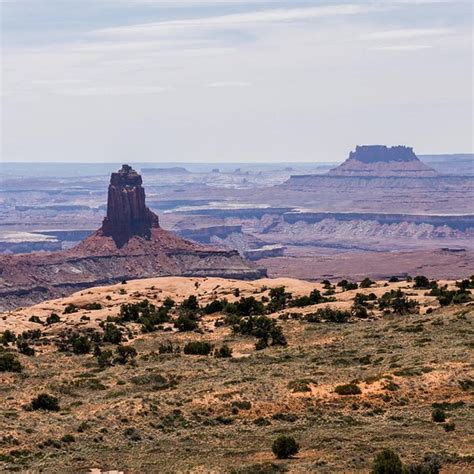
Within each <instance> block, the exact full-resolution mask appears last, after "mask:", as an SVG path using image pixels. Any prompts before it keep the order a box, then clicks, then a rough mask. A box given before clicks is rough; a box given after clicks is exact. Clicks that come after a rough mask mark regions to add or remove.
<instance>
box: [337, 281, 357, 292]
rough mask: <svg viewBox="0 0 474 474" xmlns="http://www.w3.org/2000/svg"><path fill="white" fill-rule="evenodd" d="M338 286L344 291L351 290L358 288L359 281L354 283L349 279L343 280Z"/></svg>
mask: <svg viewBox="0 0 474 474" xmlns="http://www.w3.org/2000/svg"><path fill="white" fill-rule="evenodd" d="M337 286H339V287H340V288H342V291H349V290H357V288H358V285H357V283H353V282H350V281H347V280H341V281H340V282H339V283H338V284H337Z"/></svg>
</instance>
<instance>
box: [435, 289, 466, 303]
mask: <svg viewBox="0 0 474 474" xmlns="http://www.w3.org/2000/svg"><path fill="white" fill-rule="evenodd" d="M428 295H429V296H436V297H437V298H438V301H439V304H440V305H441V306H449V305H451V304H462V303H467V302H468V301H471V299H472V296H471V292H470V291H469V290H466V289H459V290H448V289H447V288H446V287H444V288H433V289H432V290H431V291H430V292H429V293H428Z"/></svg>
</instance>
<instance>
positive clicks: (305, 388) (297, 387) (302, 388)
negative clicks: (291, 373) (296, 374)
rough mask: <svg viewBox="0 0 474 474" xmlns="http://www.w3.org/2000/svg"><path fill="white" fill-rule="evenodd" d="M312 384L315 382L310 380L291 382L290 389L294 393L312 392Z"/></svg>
mask: <svg viewBox="0 0 474 474" xmlns="http://www.w3.org/2000/svg"><path fill="white" fill-rule="evenodd" d="M311 383H314V382H313V381H312V380H309V379H298V380H291V381H290V382H288V388H289V389H290V390H291V391H292V392H293V393H301V392H311V387H310V386H309V385H310V384H311Z"/></svg>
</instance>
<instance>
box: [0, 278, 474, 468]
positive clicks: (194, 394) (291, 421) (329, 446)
mask: <svg viewBox="0 0 474 474" xmlns="http://www.w3.org/2000/svg"><path fill="white" fill-rule="evenodd" d="M365 283H366V284H365V285H362V286H367V287H366V288H358V289H349V288H350V285H349V286H347V285H348V284H346V286H337V285H335V286H332V285H330V284H328V283H326V284H325V285H323V284H321V283H318V284H315V283H310V282H305V281H300V280H294V279H288V278H285V279H276V280H271V279H262V280H257V281H253V282H243V281H236V280H225V279H220V278H179V277H165V278H154V279H148V280H135V281H129V282H126V283H124V284H118V285H114V286H107V287H97V288H92V289H89V290H83V291H81V292H78V293H75V294H73V295H71V296H69V297H67V298H63V299H58V300H52V301H47V302H43V303H41V304H39V305H36V306H33V307H30V308H25V309H21V310H17V311H13V312H6V313H3V314H1V315H0V334H3V336H2V340H3V344H4V349H3V350H2V351H1V352H0V368H1V367H3V369H5V367H7V368H8V367H9V369H10V370H15V368H16V369H18V370H19V367H17V366H15V364H14V363H12V359H13V360H19V361H20V363H21V366H22V369H21V371H20V372H10V371H4V372H1V371H0V380H1V387H2V388H1V390H2V400H3V401H2V405H1V409H0V422H1V424H2V436H1V437H0V470H23V471H24V470H26V469H30V470H34V471H38V470H44V471H46V472H61V473H64V472H86V471H87V470H89V469H91V468H97V469H102V470H110V469H118V470H123V471H126V472H160V473H168V472H236V473H256V472H268V473H270V472H286V471H289V472H309V471H312V472H323V473H333V472H367V471H368V470H369V469H370V466H371V463H372V459H373V458H374V456H375V455H376V454H377V453H378V452H379V451H381V450H382V449H383V448H390V449H392V450H394V451H395V452H396V453H398V454H399V455H400V457H401V459H402V461H403V462H404V463H405V464H406V465H410V464H413V463H416V464H420V463H423V462H424V461H423V459H424V456H425V455H426V454H428V453H435V454H431V455H430V456H428V457H429V458H430V459H431V461H430V462H431V463H437V462H438V461H439V462H441V463H442V464H443V469H442V471H441V472H445V473H448V472H472V469H474V461H473V457H472V444H471V443H472V439H473V436H474V418H473V414H472V410H471V408H472V390H473V387H474V374H473V370H472V357H470V354H469V350H471V349H472V316H473V314H474V306H473V305H472V303H469V302H467V303H462V304H456V305H453V304H450V305H448V306H443V307H440V305H439V300H438V297H436V296H426V294H427V293H429V292H430V291H432V292H433V294H437V295H439V297H440V299H441V300H443V298H445V300H444V302H445V303H449V300H450V298H451V299H452V297H453V296H454V295H455V294H456V295H457V296H456V301H459V302H460V301H466V300H468V299H469V298H470V290H469V289H465V290H463V291H460V290H459V288H458V287H457V286H455V285H454V282H438V283H437V285H435V284H434V283H433V282H426V281H424V280H417V283H419V284H420V283H421V286H429V287H430V288H431V289H433V288H434V290H430V289H429V288H419V289H418V288H414V287H413V286H414V283H413V282H406V281H401V282H392V283H387V282H377V283H373V284H372V283H371V282H365ZM444 285H447V287H444ZM282 286H284V287H285V289H284V290H281V289H280V290H278V289H277V288H281V287H282ZM472 286H474V281H472V280H471V281H465V282H464V283H463V284H462V287H463V288H468V287H472ZM272 289H273V290H272ZM398 289H400V290H401V291H402V292H403V293H399V294H397V293H395V292H396V291H397V290H398ZM313 290H318V291H319V293H318V292H315V291H313ZM392 290H393V292H392V293H391V294H390V293H387V292H390V291H392ZM450 291H452V293H450ZM455 292H457V293H455ZM289 293H291V294H292V295H291V297H290V295H289ZM357 293H359V294H364V295H370V294H371V293H373V294H374V295H375V296H368V297H361V296H358V297H357V301H358V305H357V306H355V307H354V306H353V302H354V297H355V296H356V294H357ZM384 294H385V296H383V295H384ZM192 295H195V296H196V297H197V301H194V299H193V298H189V297H190V296H192ZM387 295H388V296H387ZM300 296H304V297H305V298H299V297H300ZM251 297H254V298H255V299H249V298H251ZM170 298H171V299H172V300H173V301H174V302H175V306H174V307H172V308H171V302H170ZM223 298H225V299H227V300H228V304H227V305H226V306H225V308H223V306H222V305H221V304H220V303H216V301H217V302H221V303H222V299H223ZM145 299H147V300H148V302H147V303H144V302H143V301H144V300H145ZM324 299H326V301H324ZM328 299H333V300H334V301H327V300H328ZM212 301H214V303H213V306H209V303H211V302H212ZM131 303H133V304H135V306H134V305H132V306H121V305H124V304H127V305H130V304H131ZM196 303H197V304H198V305H199V307H200V309H197V308H196ZM232 303H234V304H232ZM415 303H416V305H415ZM150 304H152V305H154V306H150ZM262 304H264V305H265V307H263V306H262ZM324 307H330V308H332V309H333V310H340V311H339V312H337V311H332V312H331V311H326V312H321V311H319V312H318V309H321V308H324ZM361 307H364V308H365V311H364V310H363V309H362V308H361ZM167 308H171V309H167ZM351 308H352V314H348V313H346V312H345V311H346V310H349V309H351ZM384 308H385V309H384ZM250 311H253V312H255V313H260V312H262V311H264V312H265V314H266V316H265V317H264V318H263V319H262V322H263V323H262V325H261V326H259V327H260V329H259V330H258V331H256V330H255V329H254V330H253V331H249V324H250V325H252V324H256V323H255V321H256V319H255V318H250V319H249V318H248V317H247V316H245V314H248V313H249V312H250ZM366 312H367V314H366ZM54 314H55V315H56V316H54ZM267 318H268V319H267ZM107 319H108V321H109V322H108V323H107V324H105V325H104V324H103V323H104V321H105V320H107ZM190 320H191V321H192V322H194V325H197V326H196V328H195V329H194V330H185V329H192V327H190V326H189V324H190V323H189V321H190ZM47 321H48V322H47ZM249 321H252V322H249ZM336 321H338V322H336ZM176 326H178V327H179V328H180V329H181V330H180V331H178V330H177V328H176ZM232 328H234V329H232ZM38 330H39V331H41V333H38ZM8 331H13V332H14V333H15V334H16V335H17V336H18V337H19V339H17V341H16V342H15V341H13V336H12V334H11V333H9V332H8ZM24 331H27V332H24ZM144 331H147V332H144ZM148 331H149V332H148ZM22 333H23V336H21V334H22ZM104 339H105V341H104ZM120 339H121V341H119V340H120ZM9 341H11V342H9ZM193 341H200V342H208V343H210V344H211V345H212V346H213V348H212V351H211V353H210V354H209V355H191V354H188V353H186V352H189V351H190V346H188V347H187V348H186V349H185V346H186V344H187V343H189V342H193ZM265 341H266V342H267V343H268V344H265ZM118 342H121V344H120V345H117V344H118ZM256 343H258V345H259V346H258V347H259V349H260V350H257V349H256ZM224 346H226V347H228V348H230V351H231V352H230V353H229V351H228V350H226V349H223V347H224ZM266 346H267V347H266ZM118 347H122V349H119V350H118V349H117V348H118ZM123 347H127V348H133V349H134V350H135V351H136V355H134V351H133V349H128V351H129V352H127V349H123ZM28 348H29V350H28ZM178 348H179V350H178ZM206 348H207V346H206V345H205V344H203V345H201V346H200V347H198V349H199V350H200V351H201V352H202V351H204V352H206ZM18 349H19V350H20V351H21V352H23V353H21V354H18ZM31 349H33V350H34V352H35V355H34V356H32V355H25V354H27V353H30V354H31ZM191 349H192V348H191ZM194 349H196V348H194ZM215 349H217V350H218V351H219V352H218V355H220V356H221V357H215V355H213V354H214V350H215ZM89 351H90V352H89ZM109 351H110V353H109ZM11 354H13V355H11ZM224 356H231V357H224ZM6 360H10V363H8V364H7V363H6V362H5V361H6ZM2 364H3V365H2ZM12 364H13V367H12ZM0 370H1V369H0ZM347 384H349V388H347V387H345V388H342V389H341V388H337V389H336V387H338V386H341V385H343V386H344V385H347ZM354 387H355V388H354ZM344 389H346V390H352V391H354V394H353V395H343V394H338V393H336V390H337V392H341V391H342V392H344ZM359 392H360V393H359ZM40 394H47V395H50V396H52V397H55V399H56V400H55V399H54V398H53V399H46V402H45V398H44V397H43V398H42V399H41V400H40V401H38V400H36V401H33V400H34V399H35V397H38V395H40ZM48 400H49V402H50V403H49V405H48ZM32 402H33V403H32ZM56 402H57V404H58V406H56V405H55V404H56ZM35 408H36V409H35ZM38 408H40V409H38ZM41 408H43V409H41ZM44 408H50V409H51V410H50V411H46V410H44ZM436 408H438V409H439V410H441V411H442V414H444V417H445V418H446V421H445V422H435V421H433V420H432V416H433V411H434V410H435V409H436ZM438 415H439V416H440V412H438ZM438 415H436V416H438ZM437 419H438V418H437ZM280 434H285V435H289V436H293V437H294V438H295V439H296V441H297V442H298V443H299V445H300V451H299V453H298V454H297V455H296V456H295V457H294V458H292V459H284V460H277V459H275V456H274V455H273V454H272V450H271V447H272V442H273V441H274V440H275V438H276V437H277V436H278V435H280ZM430 462H427V463H425V467H426V466H427V465H428V464H429V463H430ZM418 472H419V471H418ZM429 472H434V471H429Z"/></svg>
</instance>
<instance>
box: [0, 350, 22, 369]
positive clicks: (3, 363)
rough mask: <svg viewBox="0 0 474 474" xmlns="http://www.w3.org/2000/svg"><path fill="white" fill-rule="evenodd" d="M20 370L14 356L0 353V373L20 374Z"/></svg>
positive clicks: (19, 365)
mask: <svg viewBox="0 0 474 474" xmlns="http://www.w3.org/2000/svg"><path fill="white" fill-rule="evenodd" d="M22 369H23V367H22V365H21V362H20V360H19V359H18V357H17V356H16V355H15V354H13V353H11V352H5V351H4V352H2V351H0V372H21V371H22Z"/></svg>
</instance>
